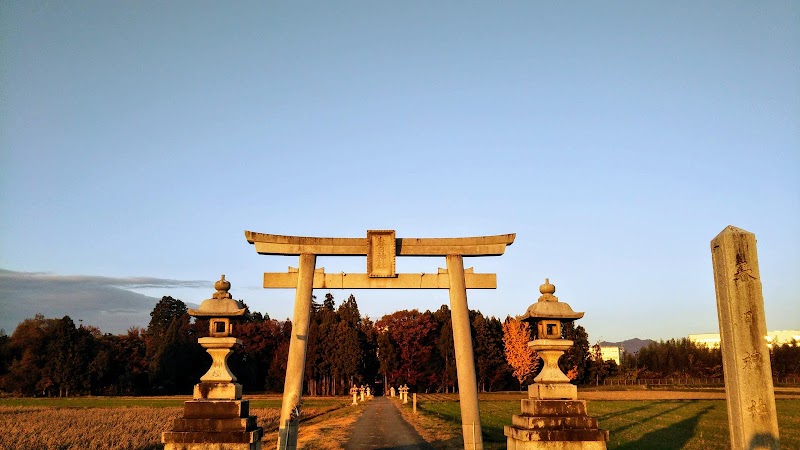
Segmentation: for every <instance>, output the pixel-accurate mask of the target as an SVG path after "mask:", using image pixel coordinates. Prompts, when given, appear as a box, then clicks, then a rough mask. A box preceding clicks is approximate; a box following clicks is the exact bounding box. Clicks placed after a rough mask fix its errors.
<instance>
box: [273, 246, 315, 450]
mask: <svg viewBox="0 0 800 450" xmlns="http://www.w3.org/2000/svg"><path fill="white" fill-rule="evenodd" d="M316 263H317V256H316V255H313V254H309V253H303V254H301V255H300V262H299V266H298V268H297V290H296V291H295V296H294V318H293V319H292V335H291V338H290V340H289V359H288V360H287V362H286V380H285V382H284V385H283V386H284V387H283V403H282V404H281V418H280V428H279V429H278V449H279V450H281V449H285V450H294V449H296V448H297V429H298V424H299V422H300V400H302V397H303V373H304V371H305V364H306V348H307V346H308V328H309V322H310V320H311V292H312V291H313V289H314V269H315V265H316Z"/></svg>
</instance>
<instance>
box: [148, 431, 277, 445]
mask: <svg viewBox="0 0 800 450" xmlns="http://www.w3.org/2000/svg"><path fill="white" fill-rule="evenodd" d="M259 430H261V429H260V428H259ZM247 434H248V436H246V437H245V438H243V439H242V440H243V441H247V442H219V439H227V438H228V437H219V436H210V435H208V434H206V433H175V432H171V431H167V432H164V433H162V435H161V441H162V442H164V450H261V436H262V433H261V432H259V433H257V434H256V433H255V432H250V433H247Z"/></svg>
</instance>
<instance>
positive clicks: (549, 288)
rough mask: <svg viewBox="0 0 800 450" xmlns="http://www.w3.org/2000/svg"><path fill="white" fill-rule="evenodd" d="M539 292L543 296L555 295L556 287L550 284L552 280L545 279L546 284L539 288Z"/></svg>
mask: <svg viewBox="0 0 800 450" xmlns="http://www.w3.org/2000/svg"><path fill="white" fill-rule="evenodd" d="M539 292H541V293H542V295H545V294H550V295H553V294H554V293H555V292H556V287H555V286H554V285H552V284H550V278H545V279H544V284H543V285H541V286H539Z"/></svg>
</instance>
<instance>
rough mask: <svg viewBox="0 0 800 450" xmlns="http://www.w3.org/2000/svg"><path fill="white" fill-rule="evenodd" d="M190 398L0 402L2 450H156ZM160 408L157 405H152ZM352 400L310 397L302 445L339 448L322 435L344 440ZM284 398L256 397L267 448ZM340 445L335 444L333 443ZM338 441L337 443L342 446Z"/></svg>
mask: <svg viewBox="0 0 800 450" xmlns="http://www.w3.org/2000/svg"><path fill="white" fill-rule="evenodd" d="M184 400H185V398H171V399H159V398H155V399H136V398H129V399H118V398H111V399H103V398H80V399H0V428H2V430H3V433H0V449H18V450H78V449H81V450H82V449H87V450H156V449H161V448H163V445H162V444H161V432H162V431H166V429H167V428H168V427H169V425H170V422H171V419H173V418H177V417H180V415H181V414H182V411H183V408H182V407H181V406H180V405H182V403H183V401H184ZM152 404H155V405H157V406H152ZM346 405H349V401H348V399H344V398H342V397H339V398H310V399H306V401H305V405H304V410H303V413H304V414H303V422H302V425H301V426H302V427H303V433H302V434H301V437H300V439H299V444H300V446H301V447H303V448H307V449H335V448H338V447H337V446H331V445H329V444H328V443H329V442H330V440H327V439H320V437H321V436H326V437H328V436H338V437H339V438H345V437H346V436H347V434H348V433H349V429H350V427H351V426H352V423H353V422H354V421H355V419H356V417H358V412H360V410H361V408H353V409H348V408H344V406H346ZM279 408H280V399H279V398H277V397H274V398H257V399H256V400H254V401H251V412H252V414H255V415H257V416H258V424H259V425H260V426H262V427H264V431H265V438H264V444H265V446H266V448H268V447H270V446H274V445H275V442H277V426H278V416H279V412H280V409H279ZM334 441H336V440H334ZM337 442H338V441H337Z"/></svg>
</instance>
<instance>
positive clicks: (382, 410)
mask: <svg viewBox="0 0 800 450" xmlns="http://www.w3.org/2000/svg"><path fill="white" fill-rule="evenodd" d="M344 448H345V450H367V449H370V450H371V449H384V450H389V449H394V450H399V449H402V450H416V449H420V450H422V449H424V450H432V449H433V447H432V446H431V445H430V444H428V443H427V442H426V441H425V440H424V439H422V436H420V435H419V433H417V430H415V429H414V427H412V426H411V425H410V424H409V423H408V422H406V421H405V419H403V416H402V415H400V411H399V410H398V409H397V407H396V406H395V405H394V404H393V403H392V402H391V400H389V399H388V398H386V397H383V396H381V397H375V398H374V400H372V401H371V402H368V403H367V405H366V407H365V408H364V413H363V414H361V417H359V418H358V420H356V423H355V426H354V427H353V432H352V433H351V434H350V439H349V440H348V441H347V443H346V444H345V446H344Z"/></svg>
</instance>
